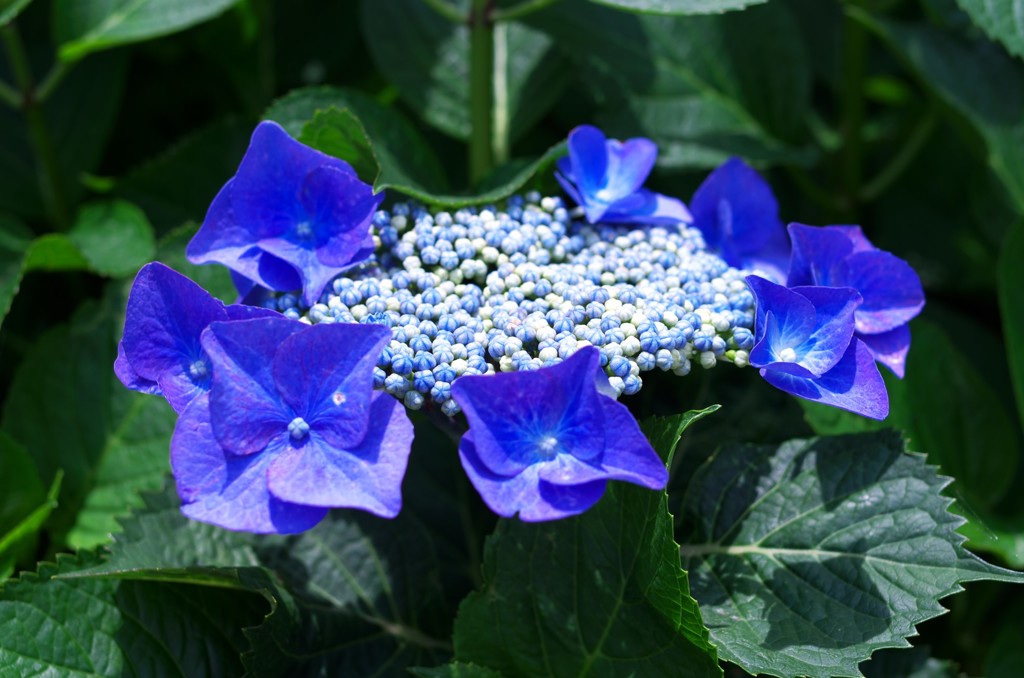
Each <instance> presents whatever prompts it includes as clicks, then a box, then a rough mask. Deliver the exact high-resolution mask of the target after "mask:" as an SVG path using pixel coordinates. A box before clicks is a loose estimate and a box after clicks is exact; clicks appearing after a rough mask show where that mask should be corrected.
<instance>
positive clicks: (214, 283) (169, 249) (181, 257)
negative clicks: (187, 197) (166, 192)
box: [156, 222, 238, 304]
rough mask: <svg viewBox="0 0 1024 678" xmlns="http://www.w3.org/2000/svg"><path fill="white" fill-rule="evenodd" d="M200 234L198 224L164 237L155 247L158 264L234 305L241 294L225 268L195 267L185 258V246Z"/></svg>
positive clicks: (191, 224)
mask: <svg viewBox="0 0 1024 678" xmlns="http://www.w3.org/2000/svg"><path fill="white" fill-rule="evenodd" d="M198 230H199V225H198V224H196V223H194V222H189V223H185V224H182V225H181V226H179V227H178V228H175V229H174V230H172V231H170V232H169V233H167V234H166V235H164V236H163V237H162V238H160V240H159V241H158V242H157V245H156V260H157V261H159V262H161V263H163V264H166V265H167V266H170V267H171V268H173V269H174V270H175V271H177V272H178V273H181V274H182V275H184V276H185V277H187V278H189V279H191V280H193V281H195V283H196V284H197V285H199V286H200V287H202V288H203V289H204V290H206V291H207V292H209V293H210V295H211V296H213V297H214V298H216V299H220V300H221V301H223V302H224V303H226V304H232V303H234V302H235V300H236V299H237V298H238V291H237V290H236V289H235V286H234V284H233V283H232V282H231V274H230V273H229V272H228V270H227V269H226V268H225V267H223V266H196V265H195V264H193V263H191V262H189V260H188V259H186V258H185V246H186V245H188V243H189V241H190V240H192V237H193V236H194V235H195V234H196V231H198Z"/></svg>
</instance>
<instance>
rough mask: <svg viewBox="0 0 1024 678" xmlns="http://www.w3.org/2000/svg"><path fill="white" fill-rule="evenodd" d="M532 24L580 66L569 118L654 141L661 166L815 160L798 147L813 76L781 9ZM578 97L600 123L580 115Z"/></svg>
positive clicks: (561, 14) (588, 12) (601, 14)
mask: <svg viewBox="0 0 1024 678" xmlns="http://www.w3.org/2000/svg"><path fill="white" fill-rule="evenodd" d="M528 23H529V24H530V25H532V26H536V27H537V28H539V29H540V30H543V31H544V32H545V33H547V34H548V35H550V36H552V38H554V39H555V41H556V43H557V44H559V45H560V46H561V47H562V49H563V50H565V52H566V54H567V55H569V56H571V57H572V58H574V59H575V60H576V61H577V66H578V68H577V73H578V75H577V77H576V80H575V85H576V87H575V88H572V89H570V90H569V91H570V92H571V93H572V94H571V96H572V98H573V102H572V104H573V105H575V106H577V107H578V108H579V110H574V111H573V115H574V117H575V118H583V117H592V116H595V115H596V118H597V121H598V122H599V123H600V124H601V125H602V127H604V128H605V131H606V132H608V133H609V134H610V135H611V136H616V137H620V138H621V137H627V136H636V135H637V133H642V134H643V135H645V136H648V137H651V138H652V139H654V141H656V142H657V143H658V145H659V149H660V153H659V158H658V161H659V164H660V165H661V166H664V167H711V166H715V165H717V164H719V163H720V162H721V161H722V160H724V159H725V158H726V157H728V156H729V155H735V154H740V155H744V156H746V157H749V158H751V159H754V160H762V161H765V162H775V161H780V160H785V161H788V162H806V161H807V160H809V159H811V158H812V157H813V154H811V153H810V152H809V151H808V150H807V149H805V148H804V146H805V145H806V137H807V134H806V130H805V126H804V120H805V115H804V113H805V111H806V110H807V107H808V106H809V105H810V86H811V71H810V66H809V63H808V59H807V55H806V53H805V51H804V48H803V43H802V40H801V38H800V33H799V29H798V26H797V24H796V22H795V21H794V19H793V17H792V14H791V12H790V11H789V10H788V9H787V8H786V7H785V6H784V5H781V4H779V3H772V4H768V5H765V6H763V7H755V8H753V9H751V10H749V11H745V12H732V13H728V14H723V15H718V16H703V17H670V16H643V15H630V14H624V13H622V12H619V11H616V10H614V9H611V8H607V7H602V6H600V5H596V4H594V3H592V2H586V1H584V0H563V1H562V2H559V3H556V4H554V5H552V6H551V7H549V8H547V9H545V10H544V11H543V12H539V13H537V14H536V15H533V16H531V17H530V18H529V19H528ZM766 53H771V54H772V55H773V56H772V59H770V60H766V59H764V58H763V57H762V55H763V54H766ZM581 92H584V93H586V96H587V97H588V98H589V99H590V100H592V101H593V102H594V104H595V105H596V106H597V112H596V114H595V113H594V112H593V111H592V110H591V109H590V108H584V107H582V106H581V102H580V101H578V100H579V99H580V98H581V97H580V93H581Z"/></svg>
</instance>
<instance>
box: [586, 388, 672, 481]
mask: <svg viewBox="0 0 1024 678" xmlns="http://www.w3.org/2000/svg"><path fill="white" fill-rule="evenodd" d="M601 409H602V411H603V413H604V426H605V430H606V431H609V432H612V434H611V435H608V436H607V444H606V445H605V449H604V454H603V455H602V457H601V466H602V467H603V468H604V470H605V473H606V474H607V475H606V477H607V478H608V479H609V480H623V481H626V482H629V483H633V484H635V485H641V486H643V487H647V488H650V489H652V490H661V489H664V487H665V485H666V484H667V483H668V469H666V468H665V464H664V462H662V461H661V457H659V456H658V453H657V452H655V451H654V448H653V447H651V443H650V442H649V441H648V440H647V437H646V436H645V435H644V434H643V431H641V430H640V425H639V424H637V422H636V419H635V418H634V417H633V415H632V413H631V412H630V411H629V409H627V408H626V406H625V405H621V404H619V403H617V402H615V401H613V400H610V399H608V398H605V399H604V400H602V401H601Z"/></svg>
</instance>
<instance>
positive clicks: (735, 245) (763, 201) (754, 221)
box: [690, 158, 789, 283]
mask: <svg viewBox="0 0 1024 678" xmlns="http://www.w3.org/2000/svg"><path fill="white" fill-rule="evenodd" d="M690 211H691V213H692V214H693V225H694V226H695V227H697V228H698V229H700V232H701V233H702V234H703V235H704V241H705V242H706V243H707V246H708V249H710V250H712V251H713V252H717V253H718V254H719V255H720V256H721V257H722V258H723V259H725V261H726V263H728V264H729V265H730V266H735V267H737V268H745V269H748V270H757V271H759V272H762V273H764V274H766V275H768V276H769V277H770V278H771V279H773V280H774V281H775V282H777V283H783V282H785V280H786V271H787V270H788V268H789V264H788V259H789V241H788V239H787V238H786V230H785V227H784V226H783V224H782V220H781V219H780V218H779V203H778V202H777V201H776V200H775V195H774V194H773V193H772V189H771V187H770V186H769V185H768V183H767V182H766V181H765V180H764V179H763V178H762V177H761V175H760V174H758V173H757V172H756V171H754V169H753V168H751V167H750V166H749V165H747V164H746V163H745V162H743V161H742V160H740V159H739V158H729V159H728V160H726V161H725V162H724V163H722V165H720V166H719V167H718V168H716V169H715V170H714V171H713V172H712V173H711V174H709V175H708V177H707V179H705V180H704V182H703V183H702V184H701V185H700V186H699V187H697V191H696V192H695V193H694V194H693V200H691V201H690Z"/></svg>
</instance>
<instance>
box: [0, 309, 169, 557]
mask: <svg viewBox="0 0 1024 678" xmlns="http://www.w3.org/2000/svg"><path fill="white" fill-rule="evenodd" d="M115 303H116V305H117V306H120V307H122V308H123V302H112V303H111V304H110V306H99V305H94V304H89V305H87V306H84V307H82V308H81V309H80V312H79V313H78V315H77V316H76V318H75V319H74V320H73V322H72V324H71V325H70V326H58V327H56V328H54V329H52V330H51V331H50V332H48V333H46V334H44V335H43V336H42V337H41V338H40V339H39V340H38V341H37V342H36V343H35V345H34V346H33V347H32V349H31V350H30V351H29V353H28V354H27V356H26V357H25V359H24V360H23V361H22V362H21V364H20V365H19V367H18V370H17V371H16V372H15V376H14V380H13V382H12V385H11V390H10V393H9V395H8V398H7V400H6V402H5V403H4V411H3V421H2V426H0V428H2V429H3V431H5V432H7V433H8V434H10V435H11V436H12V437H13V438H15V439H16V440H18V441H19V442H20V443H21V444H22V445H24V446H25V448H26V449H27V450H28V452H29V454H30V455H31V457H32V459H33V461H35V464H36V468H37V470H38V472H39V475H40V478H42V480H43V482H44V483H46V484H50V483H51V482H52V481H53V478H54V476H55V475H56V473H57V472H58V470H60V469H63V471H64V483H63V486H62V488H61V493H60V497H59V499H60V506H59V507H58V508H57V509H56V510H55V511H54V514H53V516H51V526H52V527H53V530H54V534H53V537H54V539H55V540H56V542H57V543H63V541H64V540H65V539H67V540H70V543H71V544H72V545H74V546H77V547H87V546H92V545H95V544H98V543H101V542H104V541H106V540H107V539H108V535H109V532H110V531H111V530H114V529H116V527H117V524H116V522H115V521H114V516H116V515H119V514H123V513H124V512H126V511H127V510H129V509H130V508H131V507H132V506H136V505H138V503H139V499H138V496H137V493H138V492H139V491H141V490H146V489H149V490H152V489H156V488H158V487H160V483H161V482H162V477H163V474H164V473H165V472H166V471H167V470H168V468H169V465H168V460H167V446H168V442H167V441H168V439H169V437H170V433H171V430H172V428H173V426H174V412H173V411H172V410H171V409H170V408H169V407H167V406H166V404H165V403H164V402H163V401H162V400H161V399H159V398H154V397H152V396H145V395H141V394H138V393H134V392H131V391H128V390H126V389H124V387H122V386H121V385H120V383H118V382H117V380H116V377H115V376H114V374H113V371H112V369H111V365H112V364H113V362H114V357H115V355H116V350H115V331H116V330H115V320H114V314H115V311H114V309H113V308H112V306H114V305H115ZM69 432H73V433H71V434H69ZM80 511H81V513H79V512H80Z"/></svg>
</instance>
